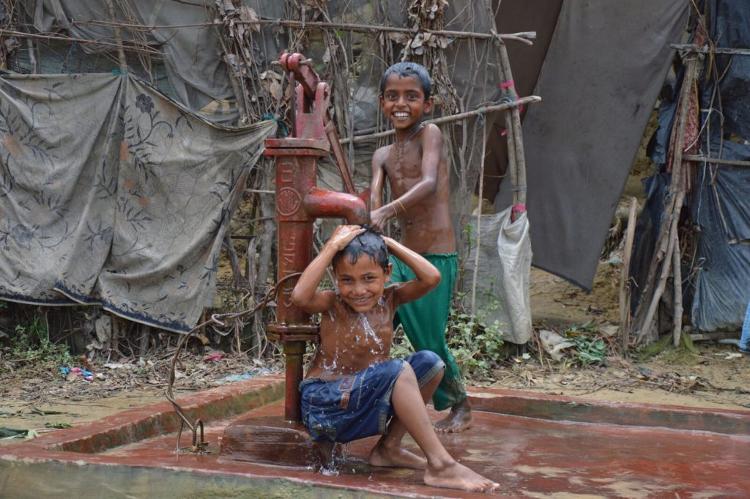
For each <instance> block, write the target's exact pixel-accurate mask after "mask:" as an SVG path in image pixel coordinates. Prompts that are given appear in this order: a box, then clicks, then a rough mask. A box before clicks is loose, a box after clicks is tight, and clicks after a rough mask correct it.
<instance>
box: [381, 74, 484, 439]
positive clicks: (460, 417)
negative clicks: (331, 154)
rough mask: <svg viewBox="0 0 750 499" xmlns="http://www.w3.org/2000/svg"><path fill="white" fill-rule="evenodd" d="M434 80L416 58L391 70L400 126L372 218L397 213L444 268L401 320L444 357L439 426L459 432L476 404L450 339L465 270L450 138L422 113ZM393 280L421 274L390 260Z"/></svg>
mask: <svg viewBox="0 0 750 499" xmlns="http://www.w3.org/2000/svg"><path fill="white" fill-rule="evenodd" d="M430 93H431V83H430V76H429V74H428V73H427V70H426V69H425V68H424V67H423V66H421V65H419V64H416V63H412V62H400V63H397V64H394V65H393V66H391V67H389V68H388V69H387V70H386V71H385V73H384V74H383V78H382V79H381V82H380V105H381V108H382V110H383V114H384V115H385V116H386V117H387V118H388V119H389V120H390V121H391V123H392V124H393V128H394V129H395V131H396V138H395V141H394V143H393V144H391V145H389V146H385V147H381V148H380V149H378V150H377V151H375V154H374V155H373V158H372V181H371V184H370V188H371V191H372V197H371V207H372V210H373V211H372V212H371V214H370V218H371V220H372V224H373V226H374V227H375V228H377V229H378V230H381V231H382V230H383V229H384V228H385V226H386V224H387V223H388V220H390V219H391V218H397V219H398V221H399V226H400V227H401V243H402V244H403V245H404V246H406V247H407V248H409V249H411V250H412V251H415V252H417V253H419V254H420V255H422V256H423V257H424V258H426V259H427V260H428V261H429V262H430V263H432V264H433V265H434V266H435V267H437V268H438V270H439V271H440V274H441V276H442V280H441V282H440V285H439V286H438V287H437V288H436V289H434V290H433V291H431V292H430V293H429V294H427V295H426V296H424V297H422V298H420V299H419V300H416V301H413V302H411V303H408V304H404V305H402V306H400V307H399V308H398V310H397V312H396V319H397V322H399V323H401V324H402V325H403V327H404V332H405V333H406V336H407V337H408V338H409V341H410V342H411V344H412V345H413V346H414V349H415V350H431V351H433V352H435V353H436V354H438V356H440V358H441V359H442V360H443V362H445V365H446V368H445V375H444V377H443V380H442V382H441V383H440V386H439V387H438V389H437V391H436V392H435V396H434V397H433V403H434V405H435V409H437V410H439V411H440V410H444V409H447V408H450V409H451V412H450V414H449V415H448V416H447V417H446V418H445V419H443V420H441V421H439V422H438V423H436V425H435V428H436V430H438V431H443V432H457V431H462V430H465V429H466V428H468V427H469V426H470V425H471V408H470V406H469V402H468V399H467V396H466V390H465V388H464V385H463V381H462V379H461V371H460V370H459V368H458V366H457V365H456V361H455V359H454V358H453V355H451V353H450V351H449V350H448V346H447V345H446V342H445V328H446V325H447V322H448V314H449V312H450V304H451V298H452V294H453V287H454V284H455V279H456V272H457V268H458V256H457V254H456V241H455V236H454V233H453V223H452V221H451V215H450V211H449V197H450V182H449V172H448V162H447V160H446V158H445V156H444V154H443V136H442V133H441V132H440V129H439V128H438V127H437V126H435V125H431V124H429V125H425V124H423V123H422V117H423V116H424V114H425V113H429V112H431V110H432V105H433V102H432V99H431V97H430ZM385 179H388V182H389V184H390V188H391V194H392V197H393V201H391V202H390V203H388V204H385V205H383V186H384V182H385ZM391 262H392V264H393V274H392V277H391V279H392V280H393V282H401V281H408V280H410V279H413V278H414V274H413V273H412V272H411V270H410V269H409V268H408V267H407V266H405V265H404V264H403V262H401V261H399V260H398V258H393V257H391Z"/></svg>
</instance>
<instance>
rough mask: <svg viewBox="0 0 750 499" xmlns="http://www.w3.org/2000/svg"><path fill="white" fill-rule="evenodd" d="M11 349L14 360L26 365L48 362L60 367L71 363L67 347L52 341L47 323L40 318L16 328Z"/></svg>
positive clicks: (37, 317)
mask: <svg viewBox="0 0 750 499" xmlns="http://www.w3.org/2000/svg"><path fill="white" fill-rule="evenodd" d="M10 349H11V356H12V357H13V359H14V360H16V361H19V362H21V363H24V364H32V363H36V362H47V361H54V362H56V363H58V364H60V365H67V364H70V363H71V357H70V353H69V352H68V347H67V345H57V344H55V343H53V342H52V341H50V338H49V331H48V330H47V326H46V324H45V321H44V320H43V318H42V317H39V316H36V317H34V318H33V319H32V321H31V322H29V323H27V324H18V325H17V326H16V329H15V334H13V335H12V337H11V344H10Z"/></svg>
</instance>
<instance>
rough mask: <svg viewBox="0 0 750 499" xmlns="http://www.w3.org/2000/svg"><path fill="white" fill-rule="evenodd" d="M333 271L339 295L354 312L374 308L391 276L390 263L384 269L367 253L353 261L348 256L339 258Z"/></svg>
mask: <svg viewBox="0 0 750 499" xmlns="http://www.w3.org/2000/svg"><path fill="white" fill-rule="evenodd" d="M333 272H334V274H335V276H336V284H337V285H338V289H339V296H341V299H342V300H343V301H344V303H346V304H347V305H349V307H351V309H352V310H354V311H355V312H368V311H370V310H372V309H373V308H375V306H376V305H377V304H378V302H379V301H380V297H381V296H383V290H384V289H385V284H386V283H387V282H388V280H389V279H390V277H391V267H390V264H389V265H388V267H387V268H385V269H384V268H383V267H382V266H381V265H379V264H378V263H377V262H376V261H375V259H374V258H372V257H371V256H369V255H367V254H360V255H359V256H358V258H357V260H356V261H355V262H352V261H351V258H348V257H344V258H341V259H339V260H338V261H337V262H336V264H335V265H334V267H333Z"/></svg>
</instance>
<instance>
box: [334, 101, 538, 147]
mask: <svg viewBox="0 0 750 499" xmlns="http://www.w3.org/2000/svg"><path fill="white" fill-rule="evenodd" d="M541 101H542V98H541V97H539V96H537V95H530V96H528V97H522V98H520V99H518V100H517V101H515V102H504V103H502V104H493V105H491V106H482V107H480V108H478V109H474V110H473V111H466V112H463V113H457V114H451V115H448V116H441V117H440V118H435V119H431V120H425V121H424V123H425V124H429V123H432V124H434V125H443V124H445V123H451V122H454V121H459V120H464V119H467V118H471V117H474V116H477V115H479V114H487V113H494V112H495V111H505V110H506V109H511V108H514V107H518V106H523V105H525V104H533V103H535V102H541ZM394 133H396V132H395V130H386V131H384V132H378V133H372V134H368V135H355V136H354V137H347V138H345V139H341V140H339V143H340V144H348V143H349V142H354V143H355V144H356V143H358V142H367V141H370V140H375V139H381V138H383V137H390V136H391V135H393V134H394Z"/></svg>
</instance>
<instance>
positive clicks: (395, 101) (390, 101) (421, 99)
mask: <svg viewBox="0 0 750 499" xmlns="http://www.w3.org/2000/svg"><path fill="white" fill-rule="evenodd" d="M380 106H381V107H382V109H383V114H384V115H385V116H386V117H387V118H388V119H389V120H391V123H392V124H393V128H395V129H396V131H397V132H398V131H406V130H409V129H410V128H411V127H413V126H414V125H415V124H417V123H419V121H420V120H421V119H422V116H423V115H424V114H425V113H429V112H430V111H431V110H432V99H428V98H425V94H424V90H423V88H422V84H421V82H420V81H419V79H418V78H417V77H416V76H399V75H398V74H391V75H390V76H388V79H387V80H386V82H385V86H384V88H383V94H382V95H381V96H380Z"/></svg>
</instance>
